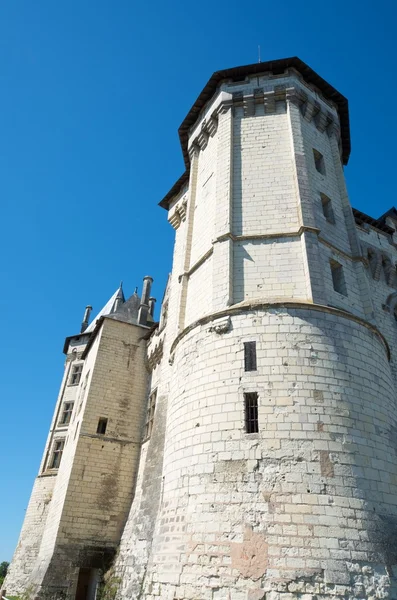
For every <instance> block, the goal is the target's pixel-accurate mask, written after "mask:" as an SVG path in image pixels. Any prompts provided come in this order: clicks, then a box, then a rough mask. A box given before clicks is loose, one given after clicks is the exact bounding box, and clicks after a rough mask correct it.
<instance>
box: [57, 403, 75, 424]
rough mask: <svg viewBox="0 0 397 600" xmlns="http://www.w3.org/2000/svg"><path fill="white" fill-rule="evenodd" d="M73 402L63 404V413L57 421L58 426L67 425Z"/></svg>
mask: <svg viewBox="0 0 397 600" xmlns="http://www.w3.org/2000/svg"><path fill="white" fill-rule="evenodd" d="M73 406H74V402H65V403H64V405H63V412H62V416H61V419H60V421H59V425H69V423H70V418H71V416H72V412H73Z"/></svg>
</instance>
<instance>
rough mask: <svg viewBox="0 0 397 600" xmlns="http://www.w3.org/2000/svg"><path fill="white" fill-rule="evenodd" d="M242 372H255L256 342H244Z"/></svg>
mask: <svg viewBox="0 0 397 600" xmlns="http://www.w3.org/2000/svg"><path fill="white" fill-rule="evenodd" d="M244 371H256V342H244Z"/></svg>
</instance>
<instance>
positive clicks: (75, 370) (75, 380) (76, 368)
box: [70, 363, 83, 385]
mask: <svg viewBox="0 0 397 600" xmlns="http://www.w3.org/2000/svg"><path fill="white" fill-rule="evenodd" d="M82 370H83V363H79V364H78V365H73V367H72V374H71V376H70V385H78V384H79V383H80V379H81V372H82Z"/></svg>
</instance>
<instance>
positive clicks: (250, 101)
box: [243, 96, 255, 117]
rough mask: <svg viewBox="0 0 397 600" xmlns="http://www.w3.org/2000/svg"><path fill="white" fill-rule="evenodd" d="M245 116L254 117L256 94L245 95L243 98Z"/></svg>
mask: <svg viewBox="0 0 397 600" xmlns="http://www.w3.org/2000/svg"><path fill="white" fill-rule="evenodd" d="M243 107H244V116H245V117H253V116H254V115H255V100H254V96H244V98H243Z"/></svg>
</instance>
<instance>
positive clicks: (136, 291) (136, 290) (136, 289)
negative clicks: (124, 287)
mask: <svg viewBox="0 0 397 600" xmlns="http://www.w3.org/2000/svg"><path fill="white" fill-rule="evenodd" d="M137 293H138V286H136V288H135V292H134V294H137Z"/></svg>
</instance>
